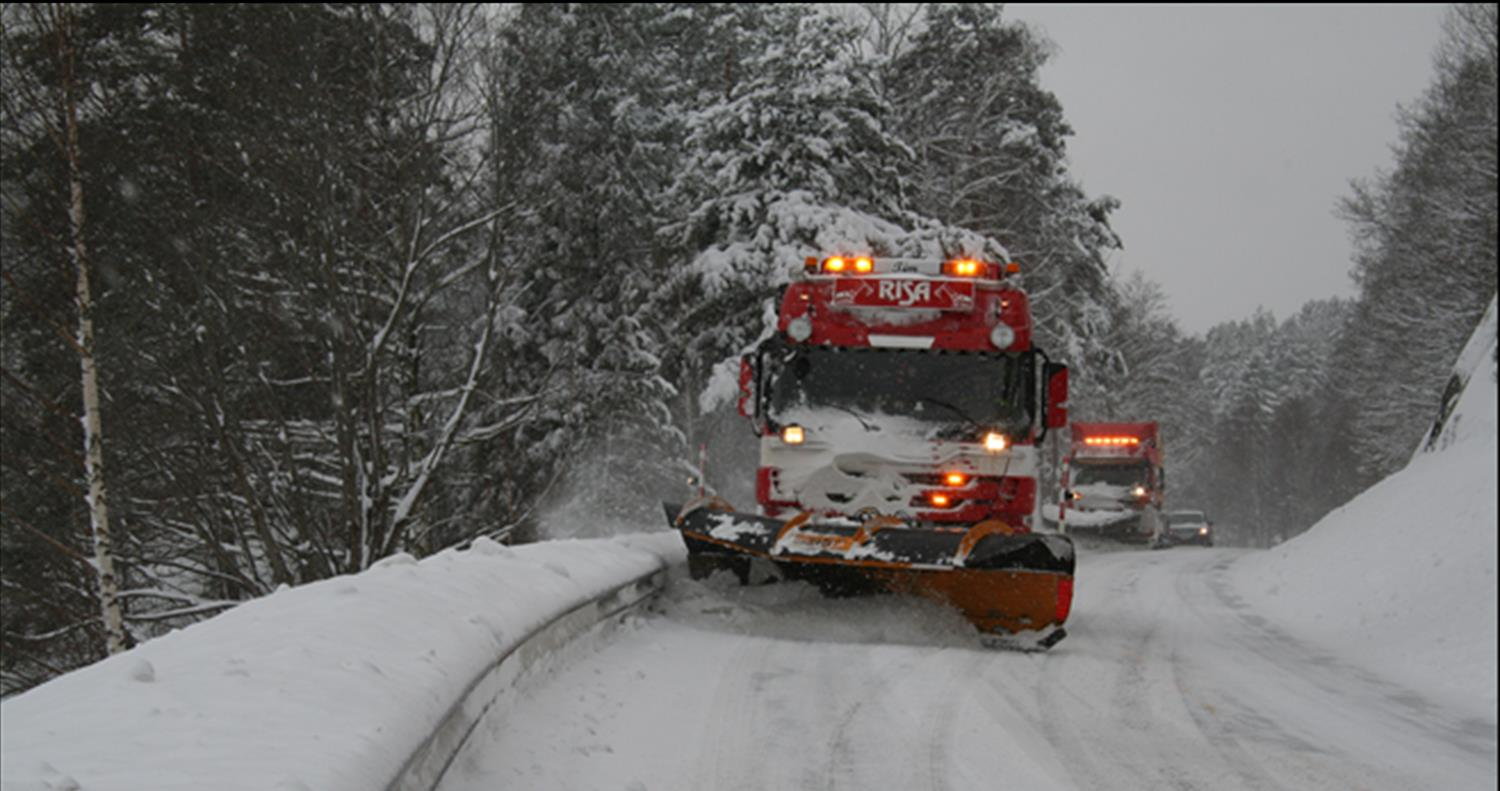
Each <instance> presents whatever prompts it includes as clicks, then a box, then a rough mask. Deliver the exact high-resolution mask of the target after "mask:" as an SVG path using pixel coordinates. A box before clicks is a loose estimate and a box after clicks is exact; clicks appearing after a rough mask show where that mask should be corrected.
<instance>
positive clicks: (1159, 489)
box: [1058, 422, 1168, 547]
mask: <svg viewBox="0 0 1500 791" xmlns="http://www.w3.org/2000/svg"><path fill="white" fill-rule="evenodd" d="M1069 433H1070V434H1071V435H1072V442H1071V444H1070V445H1069V450H1068V456H1067V458H1065V459H1063V473H1062V502H1061V503H1060V504H1059V505H1058V522H1059V524H1060V526H1061V529H1062V531H1063V532H1064V533H1066V534H1068V535H1074V536H1077V535H1096V536H1099V537H1101V538H1109V539H1114V540H1118V541H1126V542H1132V543H1149V544H1151V545H1152V546H1153V547H1162V546H1166V543H1167V537H1168V536H1167V532H1166V531H1167V525H1166V520H1164V519H1163V518H1162V512H1161V509H1162V504H1163V501H1164V500H1165V498H1166V489H1167V478H1166V473H1165V471H1164V470H1163V468H1162V448H1161V434H1160V432H1159V431H1158V429H1157V425H1156V423H1155V422H1145V423H1074V424H1073V426H1072V429H1071V431H1070V432H1069Z"/></svg>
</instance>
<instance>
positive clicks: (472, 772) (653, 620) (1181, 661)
mask: <svg viewBox="0 0 1500 791" xmlns="http://www.w3.org/2000/svg"><path fill="white" fill-rule="evenodd" d="M1241 552H1242V551H1241V550H1228V549H1207V550H1205V549H1189V548H1179V549H1173V550H1170V551H1164V552H1150V551H1115V552H1106V551H1092V552H1086V553H1084V554H1083V555H1082V556H1081V558H1080V566H1079V571H1078V575H1077V580H1078V582H1077V585H1078V587H1077V597H1078V598H1077V602H1076V604H1075V607H1074V616H1073V618H1072V620H1071V621H1070V623H1069V630H1070V632H1071V636H1070V637H1069V638H1068V639H1067V640H1064V641H1063V642H1062V643H1061V644H1060V645H1059V646H1058V647H1057V648H1056V649H1054V650H1053V651H1051V652H1050V653H1047V654H1018V653H1008V652H996V651H990V650H985V649H982V648H979V647H977V646H976V644H975V640H974V638H973V635H972V632H971V631H970V630H969V627H968V625H967V624H966V623H965V622H964V621H962V620H961V619H959V618H958V617H957V616H956V615H954V614H953V613H951V612H949V611H947V610H945V609H944V608H942V607H939V606H937V605H933V604H929V603H926V602H918V601H908V600H899V599H892V598H882V599H875V600H868V599H864V600H825V599H823V598H821V597H820V596H818V595H817V594H816V593H815V592H813V591H812V590H811V589H809V588H806V587H805V586H800V585H778V586H767V587H761V588H753V589H740V588H737V587H733V586H730V585H725V584H720V583H722V582H724V580H722V579H717V578H716V579H715V580H712V581H710V582H708V583H696V582H692V581H690V580H685V579H684V580H679V581H677V582H676V583H674V585H673V586H672V588H671V589H670V590H669V591H668V593H667V594H666V595H665V597H664V598H663V600H662V601H661V603H660V604H659V605H658V606H657V607H656V608H655V610H654V611H653V612H651V613H648V614H646V615H644V616H643V617H636V618H633V619H632V621H631V622H630V623H628V624H627V625H626V626H625V628H623V629H621V630H620V631H618V632H617V633H616V634H615V635H614V636H613V637H611V638H609V639H608V640H607V641H605V643H604V644H603V646H602V647H601V648H600V649H599V650H598V651H597V652H594V653H590V654H586V655H583V656H580V657H577V658H576V659H575V660H574V661H573V662H572V663H571V664H568V665H566V666H563V667H561V668H559V669H556V670H554V671H553V672H552V673H551V674H549V675H546V676H543V677H538V678H533V679H531V680H530V682H529V683H528V685H527V686H526V688H525V690H524V692H523V693H522V694H521V695H520V698H519V700H518V701H517V702H516V704H515V705H514V706H512V707H509V708H508V709H507V710H505V711H504V712H503V713H499V714H498V715H492V719H490V720H488V721H486V722H485V723H483V724H482V725H481V727H480V728H479V729H478V730H477V731H476V734H475V737H474V741H473V743H472V744H471V745H470V748H469V749H467V750H466V752H465V753H464V754H462V755H461V756H460V757H459V760H458V761H457V762H455V765H454V767H453V769H452V771H450V773H449V775H448V777H447V779H446V781H445V784H444V785H443V786H442V789H443V791H479V790H480V789H485V790H489V789H498V788H527V789H609V790H615V789H617V790H620V791H626V790H629V791H644V790H646V789H649V790H650V791H666V790H667V789H685V790H686V789H691V790H693V791H696V790H698V789H871V788H893V789H894V788H900V789H989V788H1000V787H1005V788H1017V789H1240V788H1243V789H1290V788H1295V789H1339V790H1340V791H1342V790H1343V789H1353V788H1360V789H1481V788H1482V789H1489V788H1493V787H1494V782H1495V777H1496V733H1495V728H1494V721H1493V719H1486V718H1485V717H1483V716H1475V714H1474V712H1473V711H1459V710H1455V709H1452V708H1444V707H1442V706H1440V705H1439V704H1437V703H1435V702H1433V701H1430V700H1428V699H1424V698H1423V697H1422V696H1421V695H1419V694H1418V693H1415V692H1413V691H1411V690H1408V689H1405V688H1402V687H1399V686H1396V685H1393V684H1391V683H1388V682H1386V681H1383V680H1381V679H1380V678H1377V677H1376V676H1374V675H1373V674H1371V673H1369V672H1368V671H1365V670H1362V669H1360V667H1359V665H1358V662H1357V658H1353V657H1341V656H1334V655H1330V654H1327V653H1325V652H1324V651H1322V650H1320V649H1318V648H1315V647H1313V646H1310V645H1307V644H1305V643H1299V642H1297V641H1296V640H1293V639H1292V638H1290V637H1289V636H1287V635H1285V634H1282V633H1279V632H1278V631H1276V630H1275V629H1274V628H1272V627H1270V626H1269V625H1268V624H1267V622H1266V621H1264V620H1262V619H1260V618H1259V617H1257V615H1256V614H1255V613H1254V612H1253V611H1251V610H1250V609H1248V608H1247V607H1246V606H1245V605H1244V604H1243V603H1242V602H1241V600H1240V598H1239V597H1238V596H1237V594H1236V592H1235V590H1234V588H1233V585H1232V583H1231V581H1230V576H1229V575H1228V574H1227V573H1226V569H1227V567H1228V566H1229V564H1230V563H1231V562H1232V561H1233V560H1234V559H1235V558H1236V557H1238V556H1239V554H1240V553H1241ZM1395 639H1399V638H1395Z"/></svg>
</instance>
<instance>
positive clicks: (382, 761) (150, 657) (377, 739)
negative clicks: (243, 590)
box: [0, 531, 683, 791]
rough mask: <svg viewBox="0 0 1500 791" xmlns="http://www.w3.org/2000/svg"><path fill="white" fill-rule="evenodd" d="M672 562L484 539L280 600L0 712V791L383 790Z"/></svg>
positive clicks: (615, 549)
mask: <svg viewBox="0 0 1500 791" xmlns="http://www.w3.org/2000/svg"><path fill="white" fill-rule="evenodd" d="M682 556H683V548H682V540H681V538H680V537H679V536H678V535H677V534H676V533H669V532H665V531H663V532H661V533H656V534H637V535H633V536H626V537H619V538H612V539H596V540H588V541H549V542H544V543H539V544H530V545H526V546H521V547H515V548H510V547H504V546H501V545H499V544H496V543H494V542H493V541H489V540H488V539H480V540H478V541H476V542H475V543H474V546H473V547H472V548H470V549H468V550H466V551H447V552H442V553H440V554H438V555H435V556H433V557H430V558H427V559H425V560H422V561H420V562H418V561H416V560H414V559H413V558H412V557H411V556H409V555H397V556H395V557H392V558H388V559H386V560H385V561H382V562H381V563H379V564H377V565H376V566H375V567H374V568H371V569H370V570H368V571H365V572H363V573H361V574H355V575H348V576H342V577H336V578H334V579H330V580H326V581H322V582H317V583H312V584H308V585H303V586H299V587H296V588H289V589H285V590H281V591H278V592H276V593H273V594H271V595H269V596H265V597H263V598H260V599H257V600H254V601H251V602H247V603H245V604H243V605H240V606H239V607H236V608H235V609H233V610H230V611H228V612H225V613H223V614H221V615H219V616H217V617H214V618H212V619H209V620H207V621H204V622H202V623H199V624H195V625H193V626H191V627H189V628H186V629H183V630H180V631H178V632H174V633H172V634H169V635H166V636H164V637H161V638H159V639H156V640H152V641H150V642H148V643H145V644H143V645H141V646H138V647H136V648H135V649H133V650H131V651H128V652H126V653H123V654H120V655H117V656H114V657H111V658H109V659H106V660H104V661H101V662H98V663H96V664H94V665H91V666H89V667H87V668H84V669H82V670H78V671H76V672H73V673H69V674H67V675H65V676H62V677H60V678H57V679H54V680H52V681H51V682H48V683H47V684H43V685H42V686H40V687H37V688H36V689H33V690H30V691H28V692H26V693H24V694H21V695H18V696H16V697H13V698H10V699H8V700H6V701H4V703H3V704H0V733H3V734H4V738H3V740H0V788H3V789H4V791H33V790H35V791H44V790H45V791H61V790H62V789H75V790H76V789H86V790H92V789H110V790H111V791H136V790H139V791H164V790H166V789H184V791H186V790H187V789H192V791H205V790H206V789H215V790H216V791H217V790H220V789H222V790H225V791H228V790H230V789H245V790H246V791H274V790H277V789H288V790H290V791H340V789H349V791H374V790H378V789H383V788H385V787H386V784H387V783H389V782H390V781H391V780H392V779H393V778H394V776H395V775H396V773H397V772H398V770H400V769H401V767H402V765H403V763H404V762H405V761H406V759H407V758H408V756H410V755H411V753H412V752H413V751H414V750H415V749H416V748H417V747H418V746H419V745H420V744H421V743H422V741H423V740H424V739H426V738H427V736H428V735H429V734H430V733H431V732H432V731H433V729H434V727H435V726H436V724H437V723H438V722H439V721H440V719H441V718H442V717H443V716H444V715H445V714H446V713H447V711H448V709H449V707H450V706H451V705H452V704H453V703H454V702H455V701H456V700H458V699H459V698H460V697H461V696H462V695H463V693H464V692H465V689H466V687H467V685H468V684H469V682H470V681H472V680H473V679H474V678H476V677H477V676H478V675H479V674H480V673H481V672H482V671H484V670H485V669H487V668H488V667H489V666H490V665H492V664H493V663H494V662H495V661H496V659H498V658H499V657H500V656H501V655H502V654H503V653H504V652H506V651H508V650H509V649H510V648H511V647H513V646H515V645H516V644H517V643H519V642H520V641H522V640H523V639H524V638H525V637H526V636H527V634H528V633H530V632H531V631H532V630H534V629H536V628H537V627H539V626H541V625H544V624H545V623H546V622H548V621H549V620H550V619H551V618H553V617H555V616H557V615H560V614H562V613H564V612H566V611H568V610H570V609H572V608H573V607H575V606H577V605H579V604H582V603H584V602H587V601H589V600H591V599H593V598H595V597H597V596H599V595H601V594H602V593H605V592H607V591H609V590H611V589H613V588H615V587H618V586H619V585H621V584H623V583H625V582H627V581H629V580H631V579H633V578H635V577H636V576H638V575H641V574H645V573H649V572H650V571H652V570H654V569H657V568H660V567H663V566H665V565H668V564H670V563H675V562H677V561H679V560H680V559H681V558H682Z"/></svg>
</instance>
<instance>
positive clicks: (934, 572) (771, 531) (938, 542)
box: [666, 505, 1075, 649]
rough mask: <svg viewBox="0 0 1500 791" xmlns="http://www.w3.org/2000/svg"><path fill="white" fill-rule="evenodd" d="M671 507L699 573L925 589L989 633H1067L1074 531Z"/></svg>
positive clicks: (842, 591)
mask: <svg viewBox="0 0 1500 791" xmlns="http://www.w3.org/2000/svg"><path fill="white" fill-rule="evenodd" d="M666 509H667V516H668V518H669V519H670V520H671V522H672V525H673V527H675V528H676V529H677V530H679V531H680V532H681V533H682V536H683V541H684V542H685V543H686V544H687V548H688V553H689V563H690V567H691V568H692V569H693V572H694V575H695V576H704V575H706V574H708V573H710V572H711V571H712V570H714V569H718V568H725V569H729V570H732V571H734V572H735V573H736V575H738V576H739V577H740V579H741V581H746V580H748V578H749V576H750V575H749V569H750V568H751V567H752V564H759V566H760V567H769V568H771V569H773V571H774V576H775V577H780V578H787V579H796V580H805V581H807V582H810V583H813V584H816V585H817V586H818V587H819V588H821V589H823V590H824V591H825V592H827V593H832V594H836V595H849V594H860V593H901V594H913V595H917V596H923V597H926V598H929V599H934V600H937V601H940V602H943V603H946V604H948V605H950V606H952V607H954V608H955V609H957V610H958V611H959V612H961V613H963V615H964V616H965V617H966V618H968V620H969V622H970V623H972V624H974V626H975V627H976V628H977V629H979V631H981V632H983V633H985V634H987V635H1001V636H1009V635H1029V636H1030V637H1034V638H1037V639H1036V640H1034V641H1033V642H1030V643H1026V644H1021V645H1018V646H1017V647H1023V648H1036V649H1044V648H1048V647H1050V646H1052V645H1053V644H1055V643H1056V642H1057V641H1059V640H1061V639H1062V638H1063V636H1064V635H1065V634H1066V632H1064V630H1063V628H1062V625H1063V623H1064V622H1065V621H1066V620H1067V618H1068V612H1069V609H1070V608H1071V606H1072V598H1073V569H1074V562H1075V561H1074V554H1073V544H1072V541H1071V540H1070V539H1069V538H1068V537H1066V536H1062V535H1055V534H1038V533H1020V532H1015V531H1013V530H1011V529H1010V528H1009V527H1008V526H1006V525H1003V524H1001V523H998V522H984V523H980V524H978V525H974V526H972V527H947V526H912V525H906V524H902V523H900V522H898V521H896V520H893V519H890V518H888V517H876V518H874V519H871V520H868V521H864V522H858V521H854V520H848V519H839V518H829V517H813V516H810V515H807V514H799V515H797V516H796V517H793V518H792V519H789V520H785V521H783V520H780V519H772V518H769V517H762V516H754V515H750V514H741V513H734V512H732V511H727V510H722V506H719V507H693V506H690V507H689V508H687V509H679V508H677V507H676V506H673V505H667V506H666Z"/></svg>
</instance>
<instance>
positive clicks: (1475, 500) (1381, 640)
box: [1234, 302, 1497, 722]
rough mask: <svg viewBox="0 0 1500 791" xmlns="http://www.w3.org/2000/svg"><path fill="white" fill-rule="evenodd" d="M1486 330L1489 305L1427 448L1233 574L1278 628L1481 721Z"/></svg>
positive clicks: (1491, 417)
mask: <svg viewBox="0 0 1500 791" xmlns="http://www.w3.org/2000/svg"><path fill="white" fill-rule="evenodd" d="M1495 329H1496V321H1495V306H1494V303H1493V302H1491V303H1490V310H1489V312H1488V313H1487V314H1486V317H1485V321H1484V322H1482V323H1481V325H1480V328H1479V330H1478V331H1477V332H1476V333H1475V334H1474V338H1473V339H1472V340H1471V341H1470V342H1469V344H1468V346H1466V347H1465V349H1464V352H1463V354H1462V355H1461V356H1460V358H1459V361H1458V365H1457V366H1456V369H1457V371H1456V372H1457V373H1459V374H1461V375H1462V376H1465V377H1466V378H1467V379H1468V385H1467V387H1466V388H1465V389H1464V391H1463V395H1462V396H1461V397H1460V398H1459V400H1458V403H1457V406H1456V407H1455V408H1454V410H1453V412H1452V414H1451V415H1450V416H1449V417H1448V420H1447V421H1446V423H1445V424H1444V426H1443V429H1442V433H1441V435H1440V436H1439V437H1438V439H1437V441H1436V442H1435V443H1433V447H1432V449H1431V450H1427V449H1425V448H1424V449H1423V450H1420V451H1418V452H1417V453H1416V455H1415V457H1414V458H1413V459H1412V461H1411V463H1410V464H1409V465H1408V466H1407V467H1406V468H1405V469H1403V470H1401V471H1400V472H1398V473H1396V474H1394V475H1392V476H1390V477H1389V478H1386V479H1385V480H1383V481H1381V482H1380V483H1378V484H1376V485H1375V486H1372V487H1370V488H1369V489H1368V490H1367V491H1365V492H1364V493H1362V494H1361V495H1359V496H1358V497H1356V498H1354V499H1353V500H1351V501H1350V502H1349V503H1347V504H1345V505H1344V506H1343V507H1341V508H1339V509H1338V510H1336V511H1334V512H1333V513H1330V514H1329V515H1328V516H1326V517H1324V518H1323V520H1322V521H1320V522H1318V524H1316V525H1314V526H1313V527H1312V529H1310V530H1309V531H1308V532H1306V533H1304V534H1303V535H1301V536H1298V537H1297V538H1295V539H1293V540H1291V541H1288V542H1286V543H1285V544H1282V545H1281V546H1278V547H1276V548H1275V549H1273V550H1270V551H1269V552H1266V553H1257V554H1255V555H1252V556H1249V557H1247V558H1245V559H1244V560H1242V561H1240V562H1239V563H1237V564H1236V565H1235V567H1234V572H1235V582H1236V587H1237V588H1238V592H1239V594H1240V596H1241V597H1242V598H1243V599H1244V600H1245V602H1246V603H1247V604H1249V605H1250V606H1251V607H1252V608H1253V609H1254V610H1256V611H1257V612H1259V613H1260V614H1262V615H1263V616H1265V617H1266V618H1268V619H1269V620H1272V621H1274V622H1275V623H1276V624H1277V626H1278V627H1279V628H1283V629H1285V630H1287V631H1288V632H1291V633H1293V634H1295V635H1296V636H1298V637H1299V638H1301V639H1304V640H1307V641H1309V642H1311V643H1313V644H1321V645H1323V646H1326V647H1328V648H1329V649H1330V650H1331V651H1333V652H1336V653H1338V654H1339V655H1342V656H1346V657H1353V658H1357V661H1359V662H1361V663H1362V664H1364V665H1365V666H1366V667H1367V668H1369V669H1371V670H1373V671H1375V672H1377V673H1380V674H1382V675H1384V676H1386V677H1388V678H1390V679H1392V680H1393V681H1397V682H1399V683H1401V684H1402V685H1404V686H1406V687H1408V688H1410V689H1413V690H1416V691H1419V692H1421V693H1423V694H1424V695H1427V696H1428V697H1430V698H1431V699H1432V700H1434V701H1438V702H1442V703H1444V704H1448V705H1452V706H1455V707H1458V708H1459V709H1460V710H1470V711H1472V712H1473V715H1474V716H1475V717H1476V718H1478V719H1482V720H1488V721H1491V722H1493V720H1494V717H1495V708H1496V689H1495V686H1496V680H1495V676H1496V622H1497V619H1496V587H1497V585H1496V576H1495V566H1496V531H1497V516H1496V480H1497V476H1496V451H1497V442H1496V411H1497V404H1496V384H1495V376H1496V369H1495ZM1425 444H1426V443H1424V445H1425Z"/></svg>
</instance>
